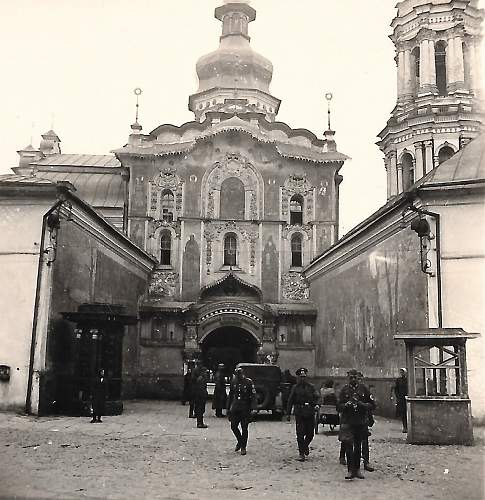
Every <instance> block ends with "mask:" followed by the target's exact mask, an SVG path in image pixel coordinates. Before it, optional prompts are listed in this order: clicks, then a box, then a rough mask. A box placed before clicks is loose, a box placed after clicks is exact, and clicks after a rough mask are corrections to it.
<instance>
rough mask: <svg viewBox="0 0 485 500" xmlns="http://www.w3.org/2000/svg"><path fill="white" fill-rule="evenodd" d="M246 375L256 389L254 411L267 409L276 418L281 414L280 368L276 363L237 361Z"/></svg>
mask: <svg viewBox="0 0 485 500" xmlns="http://www.w3.org/2000/svg"><path fill="white" fill-rule="evenodd" d="M237 367H238V368H243V370H244V374H245V375H246V377H248V378H250V379H251V380H252V381H253V383H254V387H255V389H256V397H257V409H256V411H257V412H259V411H269V412H271V413H272V414H273V415H275V416H276V417H278V418H281V417H282V416H283V400H282V393H281V389H282V388H281V369H280V367H279V366H276V365H265V364H259V363H239V364H238V365H237Z"/></svg>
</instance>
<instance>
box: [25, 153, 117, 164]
mask: <svg viewBox="0 0 485 500" xmlns="http://www.w3.org/2000/svg"><path fill="white" fill-rule="evenodd" d="M32 165H39V166H40V165H56V166H71V167H120V166H121V164H120V162H119V161H118V160H117V159H116V158H115V157H114V156H113V155H80V154H69V155H68V154H54V155H48V156H46V157H45V158H42V159H41V160H38V161H36V162H32Z"/></svg>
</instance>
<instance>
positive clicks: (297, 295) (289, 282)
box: [281, 272, 310, 301]
mask: <svg viewBox="0 0 485 500" xmlns="http://www.w3.org/2000/svg"><path fill="white" fill-rule="evenodd" d="M281 291H282V294H283V298H284V299H286V300H293V301H303V300H308V297H309V294H310V292H309V288H308V284H307V283H306V281H305V279H304V278H303V276H302V275H301V274H300V273H295V272H290V273H286V274H283V275H282V276H281Z"/></svg>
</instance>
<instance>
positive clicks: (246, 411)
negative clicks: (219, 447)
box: [227, 367, 256, 455]
mask: <svg viewBox="0 0 485 500" xmlns="http://www.w3.org/2000/svg"><path fill="white" fill-rule="evenodd" d="M255 405H256V389H255V388H254V384H253V381H252V380H251V379H250V378H248V377H246V375H244V371H243V369H242V368H240V367H237V368H236V371H235V373H234V378H233V380H232V383H231V389H230V391H229V401H228V405H227V416H228V418H229V421H230V422H231V430H232V432H233V433H234V435H235V436H236V439H237V444H236V448H235V450H234V451H239V450H241V455H246V447H247V444H248V426H249V420H250V418H251V409H253V408H254V407H255ZM239 426H241V430H239Z"/></svg>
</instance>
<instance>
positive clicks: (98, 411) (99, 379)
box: [91, 368, 107, 424]
mask: <svg viewBox="0 0 485 500" xmlns="http://www.w3.org/2000/svg"><path fill="white" fill-rule="evenodd" d="M106 393H107V384H106V378H105V376H104V370H103V369H102V368H101V370H99V372H98V375H97V376H96V377H95V378H94V381H93V387H92V391H91V400H92V406H93V418H92V420H91V423H92V424H94V423H95V422H102V420H101V417H102V416H103V415H104V414H105V412H106Z"/></svg>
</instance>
